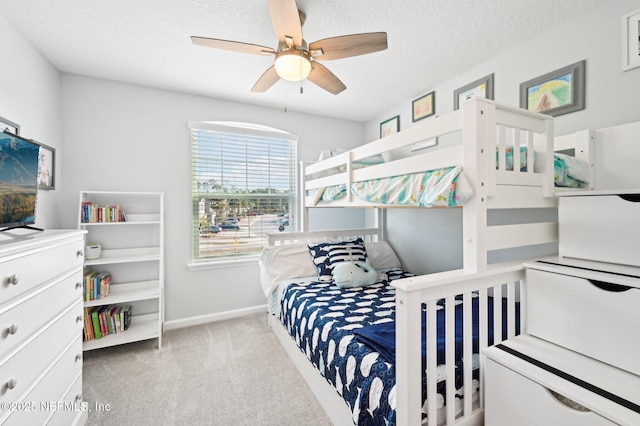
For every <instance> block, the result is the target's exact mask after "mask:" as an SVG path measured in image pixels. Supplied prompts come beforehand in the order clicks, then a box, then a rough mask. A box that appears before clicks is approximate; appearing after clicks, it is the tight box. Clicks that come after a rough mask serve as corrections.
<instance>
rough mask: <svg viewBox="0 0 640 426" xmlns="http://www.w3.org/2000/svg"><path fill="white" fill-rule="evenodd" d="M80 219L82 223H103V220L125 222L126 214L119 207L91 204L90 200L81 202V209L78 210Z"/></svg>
mask: <svg viewBox="0 0 640 426" xmlns="http://www.w3.org/2000/svg"><path fill="white" fill-rule="evenodd" d="M80 216H81V218H80V221H81V222H82V223H105V222H126V221H127V214H126V213H125V212H124V210H122V208H120V206H119V205H115V206H100V205H97V204H93V203H92V202H91V201H83V202H82V210H81V212H80Z"/></svg>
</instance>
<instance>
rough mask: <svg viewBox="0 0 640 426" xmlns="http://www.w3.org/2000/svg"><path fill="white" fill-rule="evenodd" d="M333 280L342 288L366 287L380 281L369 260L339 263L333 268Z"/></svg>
mask: <svg viewBox="0 0 640 426" xmlns="http://www.w3.org/2000/svg"><path fill="white" fill-rule="evenodd" d="M333 280H334V281H335V283H336V285H337V286H338V287H340V288H351V287H365V286H368V285H371V284H373V283H375V282H376V281H377V280H378V273H377V272H376V270H375V269H373V267H372V266H371V261H370V260H369V258H367V259H366V260H365V261H364V262H353V261H345V262H338V263H336V265H335V266H334V267H333Z"/></svg>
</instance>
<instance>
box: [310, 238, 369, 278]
mask: <svg viewBox="0 0 640 426" xmlns="http://www.w3.org/2000/svg"><path fill="white" fill-rule="evenodd" d="M308 247H309V253H311V257H312V258H313V263H314V264H315V265H316V268H317V269H318V280H319V281H332V280H333V274H332V270H333V266H334V265H335V264H336V263H338V262H344V261H348V260H351V261H354V262H364V261H365V260H366V259H367V251H366V249H365V246H364V240H363V239H362V238H356V239H354V240H348V241H334V242H327V243H316V244H309V246H308Z"/></svg>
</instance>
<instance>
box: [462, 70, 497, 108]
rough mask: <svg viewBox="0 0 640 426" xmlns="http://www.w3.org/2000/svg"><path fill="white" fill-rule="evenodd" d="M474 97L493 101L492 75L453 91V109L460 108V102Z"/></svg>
mask: <svg viewBox="0 0 640 426" xmlns="http://www.w3.org/2000/svg"><path fill="white" fill-rule="evenodd" d="M474 96H478V97H480V98H485V99H493V74H489V75H487V76H484V77H482V78H480V79H478V80H476V81H473V82H471V83H469V84H467V85H464V86H462V87H461V88H459V89H456V90H454V91H453V109H454V110H456V109H458V108H460V105H461V104H462V102H464V101H465V100H467V99H470V98H472V97H474Z"/></svg>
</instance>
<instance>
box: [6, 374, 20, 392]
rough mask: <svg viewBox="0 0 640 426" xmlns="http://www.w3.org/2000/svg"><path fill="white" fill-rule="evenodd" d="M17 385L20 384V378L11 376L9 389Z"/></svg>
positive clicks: (8, 384) (8, 383)
mask: <svg viewBox="0 0 640 426" xmlns="http://www.w3.org/2000/svg"><path fill="white" fill-rule="evenodd" d="M16 386H18V379H16V378H15V377H12V378H10V379H9V381H8V382H7V389H14V388H15V387H16Z"/></svg>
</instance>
